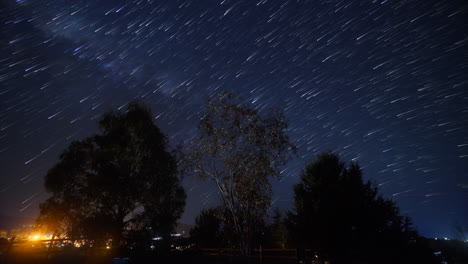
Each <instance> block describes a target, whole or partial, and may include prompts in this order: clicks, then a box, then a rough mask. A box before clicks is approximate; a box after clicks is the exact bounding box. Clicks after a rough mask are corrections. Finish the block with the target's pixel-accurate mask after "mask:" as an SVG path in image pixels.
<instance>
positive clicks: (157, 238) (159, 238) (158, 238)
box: [153, 237, 162, 240]
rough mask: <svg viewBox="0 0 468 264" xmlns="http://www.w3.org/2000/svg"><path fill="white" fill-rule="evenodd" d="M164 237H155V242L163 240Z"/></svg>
mask: <svg viewBox="0 0 468 264" xmlns="http://www.w3.org/2000/svg"><path fill="white" fill-rule="evenodd" d="M161 239H162V237H154V238H153V240H161Z"/></svg>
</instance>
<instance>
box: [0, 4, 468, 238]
mask: <svg viewBox="0 0 468 264" xmlns="http://www.w3.org/2000/svg"><path fill="white" fill-rule="evenodd" d="M467 25H468V5H467V3H466V1H462V0H453V1H433V0H428V1H418V0H416V1H409V0H407V1H405V0H403V1H390V0H379V1H377V0H374V1H325V0H319V1H300V0H294V1H293V0H285V1H282V0H281V1H276V0H245V1H241V0H235V1H234V0H231V1H228V0H222V1H221V0H210V1H202V0H200V1H195V0H192V1H190V0H189V1H187V0H186V1H176V0H171V1H169V0H168V1H152V0H133V1H115V0H108V1H84V0H74V1H70V0H16V1H8V0H3V1H2V2H1V6H0V30H1V31H0V32H1V33H0V34H1V35H0V36H1V38H0V175H1V177H0V213H1V214H5V215H13V216H30V217H35V216H36V215H37V213H38V205H39V203H40V202H42V201H43V200H44V199H45V198H46V197H47V194H46V192H45V190H44V187H43V177H44V175H45V173H46V171H47V169H48V168H50V167H51V166H52V165H53V164H54V163H55V162H56V161H57V158H58V155H59V154H60V152H61V151H62V150H63V149H64V148H65V147H66V146H67V145H68V144H69V143H70V142H71V141H73V140H78V139H82V138H84V137H86V136H89V135H91V134H92V133H94V132H96V125H95V123H96V119H98V118H99V117H100V116H101V115H102V114H103V113H104V112H106V111H108V110H110V109H112V108H114V109H123V108H124V107H125V106H126V105H127V103H128V102H130V101H131V100H135V99H137V100H141V101H143V102H145V103H147V104H148V105H149V106H151V108H152V110H153V113H154V118H155V122H156V124H157V125H158V126H159V127H160V128H161V129H162V131H163V132H164V133H166V134H167V135H168V137H169V139H170V142H171V144H174V145H175V144H178V143H184V142H185V143H187V142H188V141H189V140H190V138H192V137H193V136H194V135H195V132H196V129H197V123H198V120H199V118H200V117H201V116H202V115H203V104H204V102H205V98H206V97H208V96H211V95H214V94H216V93H218V92H219V91H222V90H230V91H233V92H235V93H236V94H238V95H240V96H241V97H242V98H243V100H245V102H246V103H250V104H252V105H254V106H255V107H257V108H259V109H266V108H271V107H274V108H278V109H281V110H283V111H284V112H285V114H286V116H287V117H288V119H289V122H290V126H289V130H288V133H289V136H290V137H291V139H292V140H293V142H294V143H295V144H296V145H297V146H298V149H299V151H298V156H297V157H296V158H295V159H293V160H292V161H291V162H290V163H289V165H288V166H287V167H285V168H284V169H283V170H282V172H281V174H282V178H281V179H278V180H274V181H273V187H274V196H273V200H272V201H273V204H272V208H274V207H280V208H282V209H289V208H291V205H292V185H293V184H295V183H297V182H298V179H299V175H300V172H301V170H302V168H303V167H304V165H305V164H306V163H307V162H310V161H311V160H312V159H313V157H314V155H316V154H318V153H319V152H321V151H326V150H332V151H334V152H336V153H338V154H339V155H340V156H341V157H342V158H343V159H344V160H348V161H351V160H353V161H358V162H359V163H360V164H361V165H362V167H363V168H364V176H365V177H366V178H367V179H370V180H372V181H374V182H375V183H376V185H377V186H379V188H380V189H381V190H382V191H383V193H384V194H385V195H386V196H387V197H389V198H392V199H394V200H395V201H397V202H398V205H399V206H400V207H401V209H402V213H403V214H404V215H409V216H410V217H412V218H413V220H414V222H415V224H416V226H417V228H418V230H419V231H420V232H421V234H422V235H425V236H430V237H436V236H438V237H443V236H451V233H450V230H451V228H452V226H453V224H454V223H455V222H463V223H466V222H468V210H467V205H468V175H467V171H468V74H467V73H468V32H467V29H466V26H467ZM184 181H185V183H184V184H185V187H186V191H187V193H188V199H187V206H186V210H185V214H184V216H183V217H182V219H181V221H182V222H185V223H193V219H194V217H195V216H196V215H197V214H198V213H199V211H200V209H201V208H203V207H205V206H212V205H214V204H216V203H217V201H218V200H217V197H216V196H217V195H216V190H215V189H214V188H212V186H211V184H209V183H204V182H201V181H200V180H195V179H191V178H190V177H189V178H185V180H184Z"/></svg>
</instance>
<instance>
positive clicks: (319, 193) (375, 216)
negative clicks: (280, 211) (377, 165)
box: [288, 153, 418, 263]
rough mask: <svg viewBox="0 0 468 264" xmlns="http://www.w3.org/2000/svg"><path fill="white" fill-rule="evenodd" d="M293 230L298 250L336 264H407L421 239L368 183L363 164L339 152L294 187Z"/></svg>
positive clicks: (290, 224) (325, 157) (305, 173)
mask: <svg viewBox="0 0 468 264" xmlns="http://www.w3.org/2000/svg"><path fill="white" fill-rule="evenodd" d="M294 200H295V212H290V213H289V216H288V227H289V230H290V232H291V235H292V237H293V242H296V245H297V246H300V247H306V248H311V249H313V250H314V252H315V253H316V254H318V256H319V257H321V258H324V259H329V260H332V261H334V262H335V263H352V261H356V260H360V261H364V263H368V262H366V261H370V262H372V261H373V262H372V263H376V262H379V263H390V262H391V263H405V261H406V260H409V259H411V257H410V256H409V255H411V250H410V249H411V247H414V245H415V244H416V243H417V240H418V235H417V233H416V231H415V230H414V228H413V227H412V224H411V221H410V219H409V218H408V217H406V218H405V217H402V216H400V213H399V208H398V207H397V205H396V204H395V202H393V201H392V200H388V199H385V198H383V197H382V196H380V195H379V193H378V189H377V188H376V187H374V186H373V185H372V184H371V182H369V181H367V182H364V181H363V178H362V171H361V168H360V167H359V165H358V164H357V163H354V162H353V163H351V164H350V165H349V166H348V167H346V165H345V163H344V162H343V161H341V160H340V158H339V157H338V156H337V155H335V154H333V153H322V154H320V155H318V156H317V158H316V159H315V160H314V161H313V162H312V163H310V164H309V165H308V166H307V167H306V168H305V170H304V171H303V173H302V175H301V180H300V183H298V184H297V185H295V186H294Z"/></svg>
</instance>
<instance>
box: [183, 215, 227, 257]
mask: <svg viewBox="0 0 468 264" xmlns="http://www.w3.org/2000/svg"><path fill="white" fill-rule="evenodd" d="M222 214H223V211H222V208H219V207H217V208H210V209H206V210H202V211H201V213H200V215H198V216H197V217H196V218H195V227H193V228H192V230H190V238H191V239H192V241H193V242H194V243H195V244H196V245H197V246H198V247H200V248H217V247H222V246H223V245H224V244H225V243H223V242H224V241H223V237H224V235H223V231H222V224H223V223H222Z"/></svg>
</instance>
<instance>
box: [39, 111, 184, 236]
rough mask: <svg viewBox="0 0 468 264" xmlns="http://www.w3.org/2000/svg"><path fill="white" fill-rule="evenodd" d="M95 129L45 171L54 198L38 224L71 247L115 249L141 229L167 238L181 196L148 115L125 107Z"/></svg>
mask: <svg viewBox="0 0 468 264" xmlns="http://www.w3.org/2000/svg"><path fill="white" fill-rule="evenodd" d="M98 124H99V129H100V133H98V134H96V135H93V136H91V137H88V138H85V139H84V140H80V141H75V142H72V143H71V144H70V145H69V146H68V148H67V149H66V150H65V151H64V152H63V153H62V154H61V155H60V160H59V162H58V163H57V164H56V165H55V166H54V167H53V168H51V169H50V170H49V171H48V173H47V175H46V177H45V187H46V190H47V191H48V192H50V193H51V194H52V196H51V197H50V198H49V199H48V200H46V201H45V202H44V203H43V204H41V206H40V207H41V214H40V216H39V218H38V221H37V222H38V224H39V225H40V226H43V227H48V228H49V229H53V230H54V231H56V232H59V231H62V232H63V233H65V234H66V235H67V236H68V237H69V238H72V239H87V240H92V241H94V242H95V243H97V242H98V241H102V240H103V239H108V238H112V241H113V244H114V245H119V244H120V242H121V239H122V236H123V235H124V230H127V229H130V228H134V227H136V226H138V225H139V224H140V225H145V224H146V225H148V226H150V227H152V230H153V231H154V232H157V233H160V234H162V235H165V236H166V237H168V236H169V235H170V232H171V230H172V229H173V228H174V227H175V224H176V220H177V219H178V218H179V217H180V215H181V214H182V212H183V208H184V205H185V197H186V196H185V191H184V190H183V188H182V186H181V184H180V181H179V178H178V176H177V166H176V160H175V159H174V157H173V155H172V154H171V153H170V152H168V151H167V150H166V149H167V140H166V137H165V136H164V135H163V134H162V133H161V132H160V130H159V129H158V127H157V126H156V125H155V124H154V122H153V118H152V114H151V111H150V110H149V109H148V108H146V107H144V106H143V105H141V104H138V103H130V104H129V105H128V107H127V111H126V112H124V113H121V112H109V113H106V114H105V115H103V117H102V118H101V119H100V120H99V122H98Z"/></svg>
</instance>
